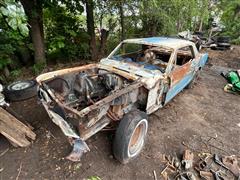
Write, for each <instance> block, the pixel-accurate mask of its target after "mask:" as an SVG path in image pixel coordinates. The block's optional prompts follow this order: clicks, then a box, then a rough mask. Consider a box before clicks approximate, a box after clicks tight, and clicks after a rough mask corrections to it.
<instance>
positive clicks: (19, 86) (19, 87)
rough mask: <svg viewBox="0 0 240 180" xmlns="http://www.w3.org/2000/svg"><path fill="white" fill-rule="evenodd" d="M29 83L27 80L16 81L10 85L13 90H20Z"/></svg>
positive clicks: (28, 85)
mask: <svg viewBox="0 0 240 180" xmlns="http://www.w3.org/2000/svg"><path fill="white" fill-rule="evenodd" d="M30 85H31V84H30V83H28V82H18V83H16V84H14V85H12V87H11V88H12V89H13V90H15V91H19V90H22V89H26V88H28V87H30Z"/></svg>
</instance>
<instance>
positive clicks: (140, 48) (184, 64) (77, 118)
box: [37, 37, 208, 163]
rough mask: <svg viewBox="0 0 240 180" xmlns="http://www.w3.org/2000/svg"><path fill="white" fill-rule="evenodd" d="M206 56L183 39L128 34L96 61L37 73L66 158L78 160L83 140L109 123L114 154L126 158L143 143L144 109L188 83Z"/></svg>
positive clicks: (42, 98)
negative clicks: (65, 141) (66, 145)
mask: <svg viewBox="0 0 240 180" xmlns="http://www.w3.org/2000/svg"><path fill="white" fill-rule="evenodd" d="M207 59H208V55H207V54H201V53H199V52H198V50H197V48H196V46H195V44H194V43H192V42H190V41H187V40H181V39H174V38H167V37H152V38H141V39H127V40H124V41H123V42H121V43H120V44H119V45H118V46H117V47H116V48H115V49H114V50H113V52H112V53H111V54H110V55H109V56H108V57H107V58H104V59H102V60H101V61H100V63H98V64H89V65H85V66H80V67H74V68H69V69H63V70H58V71H54V72H49V73H45V74H42V75H40V76H38V77H37V82H38V84H39V87H38V96H39V99H40V101H41V103H42V104H43V106H44V108H45V109H46V111H47V112H48V114H49V116H50V118H51V119H52V121H53V122H54V123H56V124H57V125H58V126H59V127H60V128H61V130H62V131H63V133H64V134H65V135H66V136H67V137H68V138H69V141H70V143H71V144H72V145H73V151H72V152H71V153H70V155H69V156H68V157H67V158H68V159H70V160H72V161H78V160H80V157H81V156H82V154H83V153H85V152H87V151H89V148H88V146H87V144H86V142H85V141H86V140H87V139H88V138H90V137H91V136H92V135H94V134H95V133H97V132H98V131H100V130H102V129H103V128H105V127H106V126H108V125H113V126H115V127H116V131H115V137H114V142H113V153H114V156H115V158H116V159H117V160H119V161H120V162H121V163H127V162H128V161H129V160H131V159H133V158H135V157H136V156H137V155H138V154H139V153H140V151H141V150H142V148H143V146H144V141H145V137H146V134H147V129H148V118H147V115H148V114H151V113H153V112H154V111H156V110H158V109H159V108H161V107H163V106H164V105H165V104H166V103H168V102H169V101H170V100H171V99H172V98H173V97H174V96H176V95H177V94H178V93H179V92H180V91H182V90H183V89H184V88H185V87H190V86H191V85H192V84H193V82H194V79H196V76H197V74H198V71H199V70H201V69H202V67H203V66H204V65H205V63H206V61H207Z"/></svg>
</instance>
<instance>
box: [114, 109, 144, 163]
mask: <svg viewBox="0 0 240 180" xmlns="http://www.w3.org/2000/svg"><path fill="white" fill-rule="evenodd" d="M147 129H148V120H147V115H146V113H144V112H142V111H139V110H134V111H131V112H129V113H128V114H126V115H125V116H124V117H123V119H122V120H121V121H120V123H119V126H118V128H117V130H116V134H115V138H114V142H113V154H114V157H115V158H116V159H117V160H118V161H120V162H121V163H123V164H126V163H128V162H129V161H130V160H132V159H134V158H136V157H137V156H138V155H139V153H140V152H141V150H142V149H143V147H144V144H145V138H146V134H147Z"/></svg>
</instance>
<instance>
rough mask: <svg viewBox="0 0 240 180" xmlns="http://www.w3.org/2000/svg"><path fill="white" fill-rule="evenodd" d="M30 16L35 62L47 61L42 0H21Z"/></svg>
mask: <svg viewBox="0 0 240 180" xmlns="http://www.w3.org/2000/svg"><path fill="white" fill-rule="evenodd" d="M20 1H21V3H22V5H23V8H24V11H25V13H26V15H27V17H28V23H29V25H30V26H31V27H30V34H31V38H32V43H33V48H34V62H35V63H37V64H39V63H46V58H45V48H44V32H43V17H42V16H43V12H42V2H41V0H20Z"/></svg>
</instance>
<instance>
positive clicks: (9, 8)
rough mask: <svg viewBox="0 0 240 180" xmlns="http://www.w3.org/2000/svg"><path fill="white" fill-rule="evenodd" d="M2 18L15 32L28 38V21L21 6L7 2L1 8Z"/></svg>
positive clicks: (0, 14)
mask: <svg viewBox="0 0 240 180" xmlns="http://www.w3.org/2000/svg"><path fill="white" fill-rule="evenodd" d="M0 16H2V18H4V19H5V22H7V23H8V25H9V26H10V27H11V28H12V29H13V30H15V31H19V32H20V33H21V35H23V36H25V37H26V36H28V33H29V30H28V27H27V19H26V16H25V13H24V11H23V9H22V7H21V5H20V4H18V3H15V2H11V1H6V0H5V2H4V6H2V7H0Z"/></svg>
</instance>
